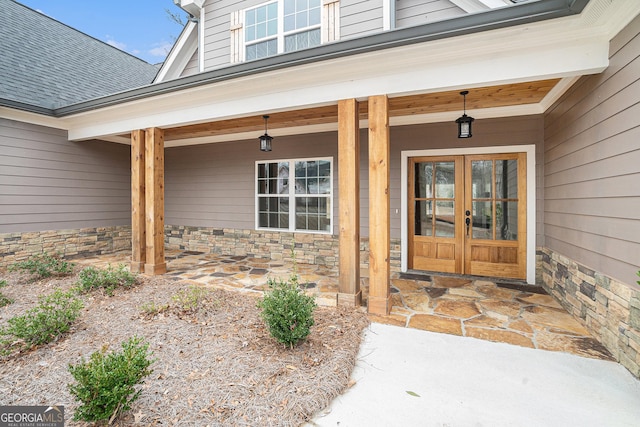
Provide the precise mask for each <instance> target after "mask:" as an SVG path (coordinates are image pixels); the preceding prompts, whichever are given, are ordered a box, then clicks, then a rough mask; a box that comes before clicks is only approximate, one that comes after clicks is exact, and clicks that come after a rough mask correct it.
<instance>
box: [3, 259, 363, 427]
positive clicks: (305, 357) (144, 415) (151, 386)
mask: <svg viewBox="0 0 640 427" xmlns="http://www.w3.org/2000/svg"><path fill="white" fill-rule="evenodd" d="M77 270H78V268H77V267H76V274H75V275H74V276H70V277H66V278H50V279H45V280H41V281H38V282H29V280H28V277H27V276H24V275H20V274H16V273H4V274H3V273H0V280H2V279H6V280H7V283H8V286H6V287H5V288H3V289H2V292H3V293H4V294H5V295H7V296H9V297H11V298H13V299H15V302H14V303H13V304H10V305H8V306H6V307H2V308H0V325H5V324H6V322H7V320H8V319H9V318H11V317H13V316H16V315H21V314H23V313H24V312H25V310H28V309H29V308H31V307H34V306H35V305H36V304H37V297H38V296H39V295H46V294H49V293H51V292H53V291H54V289H56V288H60V289H63V290H67V289H70V288H71V287H72V286H73V285H74V283H75V282H76V281H77ZM190 286H192V284H190V283H188V282H186V281H172V280H170V279H167V278H164V277H153V278H150V277H143V276H141V283H140V284H139V285H137V286H135V287H134V288H132V289H129V290H117V291H116V293H115V295H114V296H113V297H109V296H107V295H105V294H104V293H103V292H100V291H94V292H92V293H89V294H85V295H83V296H82V299H83V300H84V304H85V308H84V310H83V312H82V315H81V317H80V319H79V320H77V321H76V323H75V324H74V325H73V327H72V328H71V331H70V332H69V333H67V334H65V335H64V336H63V337H61V338H60V339H59V340H58V341H56V342H53V343H50V344H46V345H43V346H40V347H38V348H35V349H32V350H29V351H27V352H25V353H23V354H18V355H13V356H10V357H5V358H3V359H0V405H53V404H57V405H64V407H65V418H66V424H65V425H68V426H83V425H87V424H86V423H83V422H76V421H71V417H72V414H73V412H74V410H75V408H76V407H77V406H78V403H77V402H75V401H74V399H73V397H72V396H71V394H70V393H69V391H68V389H67V384H69V383H71V382H73V378H72V377H71V374H70V373H69V371H68V369H67V367H68V365H69V364H70V363H71V364H77V363H78V362H79V361H80V359H81V357H84V358H85V359H88V357H89V356H90V354H91V353H93V352H95V351H97V350H100V349H101V348H102V347H103V346H105V345H107V346H109V350H119V349H120V343H122V342H123V341H125V340H127V339H128V338H130V337H131V336H133V335H137V336H141V337H144V339H145V340H146V341H147V342H148V343H149V344H150V345H149V349H150V350H152V351H153V357H155V358H156V359H157V360H156V362H154V363H153V365H151V368H152V369H153V370H154V371H153V373H152V374H151V376H149V377H148V378H147V379H146V381H145V383H144V384H143V385H142V386H141V387H142V394H141V396H140V398H139V399H138V400H137V401H136V402H135V403H134V404H133V406H132V409H131V410H130V411H129V412H127V413H125V414H123V415H122V416H121V417H120V418H118V419H116V420H115V422H114V425H120V426H125V425H126V426H129V425H157V426H168V425H171V426H174V425H187V426H206V425H211V426H214V425H240V426H243V425H251V426H258V425H259V426H269V425H274V426H275V425H278V426H294V425H300V424H301V423H303V422H305V421H307V420H309V419H310V417H311V416H312V415H313V414H314V413H316V412H317V411H319V410H321V409H322V408H324V407H326V406H327V405H328V404H329V402H330V401H331V400H332V399H333V398H334V397H335V396H337V395H338V394H340V393H341V392H343V391H344V390H345V388H347V387H348V386H349V377H350V375H351V371H352V370H353V368H354V366H355V362H356V357H357V353H358V349H359V346H360V343H361V338H362V333H363V329H364V328H365V327H366V326H367V325H368V320H367V318H366V315H365V314H364V313H362V312H360V311H357V310H354V309H341V308H322V307H319V308H317V309H316V312H315V326H314V327H313V328H312V330H311V334H310V336H309V337H308V338H307V340H306V341H304V342H302V343H301V344H299V345H298V346H296V347H295V348H293V349H289V348H285V347H284V346H283V345H282V344H279V343H277V342H276V341H275V340H274V339H273V338H271V337H270V336H269V334H268V332H267V330H266V327H265V326H264V323H263V322H262V320H261V319H260V316H259V311H258V309H257V308H256V301H257V299H256V297H255V296H251V295H248V294H241V293H237V292H232V291H225V290H221V289H210V292H211V294H210V295H209V297H208V298H207V299H206V301H205V302H204V303H203V305H202V308H201V309H200V310H198V311H197V312H195V313H190V312H188V311H184V310H181V309H179V308H178V307H176V303H175V302H174V300H173V299H172V297H173V296H174V295H175V294H176V293H177V292H178V291H179V290H185V291H188V290H189V288H190ZM151 304H155V305H156V307H161V306H162V305H166V304H168V305H169V306H170V307H169V308H168V309H166V310H165V311H163V312H161V313H158V314H155V315H150V314H149V313H148V310H147V312H146V313H145V312H144V311H143V310H141V307H142V306H145V305H146V306H147V307H149V306H150V305H151Z"/></svg>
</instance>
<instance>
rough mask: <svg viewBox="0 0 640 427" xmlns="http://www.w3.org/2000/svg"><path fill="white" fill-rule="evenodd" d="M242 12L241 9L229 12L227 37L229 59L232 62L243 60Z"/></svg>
mask: <svg viewBox="0 0 640 427" xmlns="http://www.w3.org/2000/svg"><path fill="white" fill-rule="evenodd" d="M243 15H244V14H243V13H242V11H241V10H236V11H234V12H231V16H230V22H229V31H230V33H231V34H229V38H230V40H231V54H230V58H229V61H230V62H231V63H232V64H235V63H236V62H242V61H243V60H244V44H243V43H242V37H243V31H242V28H243V19H242V17H243Z"/></svg>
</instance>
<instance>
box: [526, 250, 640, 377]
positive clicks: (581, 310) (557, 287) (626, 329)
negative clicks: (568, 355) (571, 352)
mask: <svg viewBox="0 0 640 427" xmlns="http://www.w3.org/2000/svg"><path fill="white" fill-rule="evenodd" d="M537 260H538V270H539V271H540V273H541V274H540V279H541V285H542V286H544V288H545V289H546V291H547V292H548V293H549V294H551V295H553V296H554V297H555V298H556V299H557V300H558V301H559V302H560V303H561V304H562V306H563V307H564V308H565V309H567V311H568V312H569V313H571V314H572V315H573V316H574V317H577V318H579V319H580V320H581V321H582V322H583V323H584V325H585V326H586V327H587V328H588V329H589V331H590V332H591V333H592V334H593V335H594V337H596V338H597V339H598V341H600V342H601V343H602V344H603V345H604V346H605V347H607V349H608V350H609V351H610V352H611V354H613V355H614V357H615V358H616V359H617V360H618V361H619V362H620V364H622V365H623V366H625V367H626V368H627V369H628V370H629V371H631V373H632V374H633V375H635V376H636V377H640V287H638V286H636V285H635V284H634V285H627V284H624V283H622V282H619V281H617V280H615V279H612V278H611V277H608V276H605V275H603V274H600V273H598V272H597V271H594V270H592V269H590V268H588V267H586V266H584V265H581V264H579V263H577V262H575V261H573V260H571V259H568V258H566V257H564V256H562V255H560V254H558V253H556V252H554V251H552V250H550V249H548V248H539V249H538V253H537Z"/></svg>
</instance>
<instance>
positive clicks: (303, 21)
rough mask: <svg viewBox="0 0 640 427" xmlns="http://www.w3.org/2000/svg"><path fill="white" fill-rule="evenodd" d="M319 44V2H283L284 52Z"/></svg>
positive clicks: (295, 0) (289, 0) (287, 0)
mask: <svg viewBox="0 0 640 427" xmlns="http://www.w3.org/2000/svg"><path fill="white" fill-rule="evenodd" d="M319 44H320V0H284V51H285V52H292V51H294V50H299V49H305V48H308V47H313V46H318V45H319Z"/></svg>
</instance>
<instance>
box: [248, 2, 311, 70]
mask: <svg viewBox="0 0 640 427" xmlns="http://www.w3.org/2000/svg"><path fill="white" fill-rule="evenodd" d="M271 3H277V4H278V33H277V34H276V35H275V37H274V36H268V37H263V38H261V39H256V40H251V41H250V42H247V41H246V40H245V34H244V32H243V34H242V53H241V57H242V60H243V61H245V60H246V54H247V46H250V45H252V44H256V43H260V42H265V41H267V40H273V39H274V38H276V39H277V43H278V52H277V54H278V55H279V54H281V53H285V50H284V49H285V44H284V39H285V37H286V36H290V35H293V34H297V33H302V32H306V31H311V30H320V32H321V33H322V13H323V3H322V2H320V16H321V18H320V22H319V23H318V24H316V25H310V26H307V27H304V28H298V29H295V30H291V31H287V32H285V31H284V0H270V1H266V2H264V3H260V4H257V5H255V6H251V7H248V8H246V9H242V10H241V11H240V19H241V21H242V23H243V25H244V26H245V31H246V20H245V16H246V13H247V12H248V11H250V10H253V9H258V8H260V7H263V6H266V5H268V4H271ZM320 39H321V42H320V44H322V34H321V36H320Z"/></svg>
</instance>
